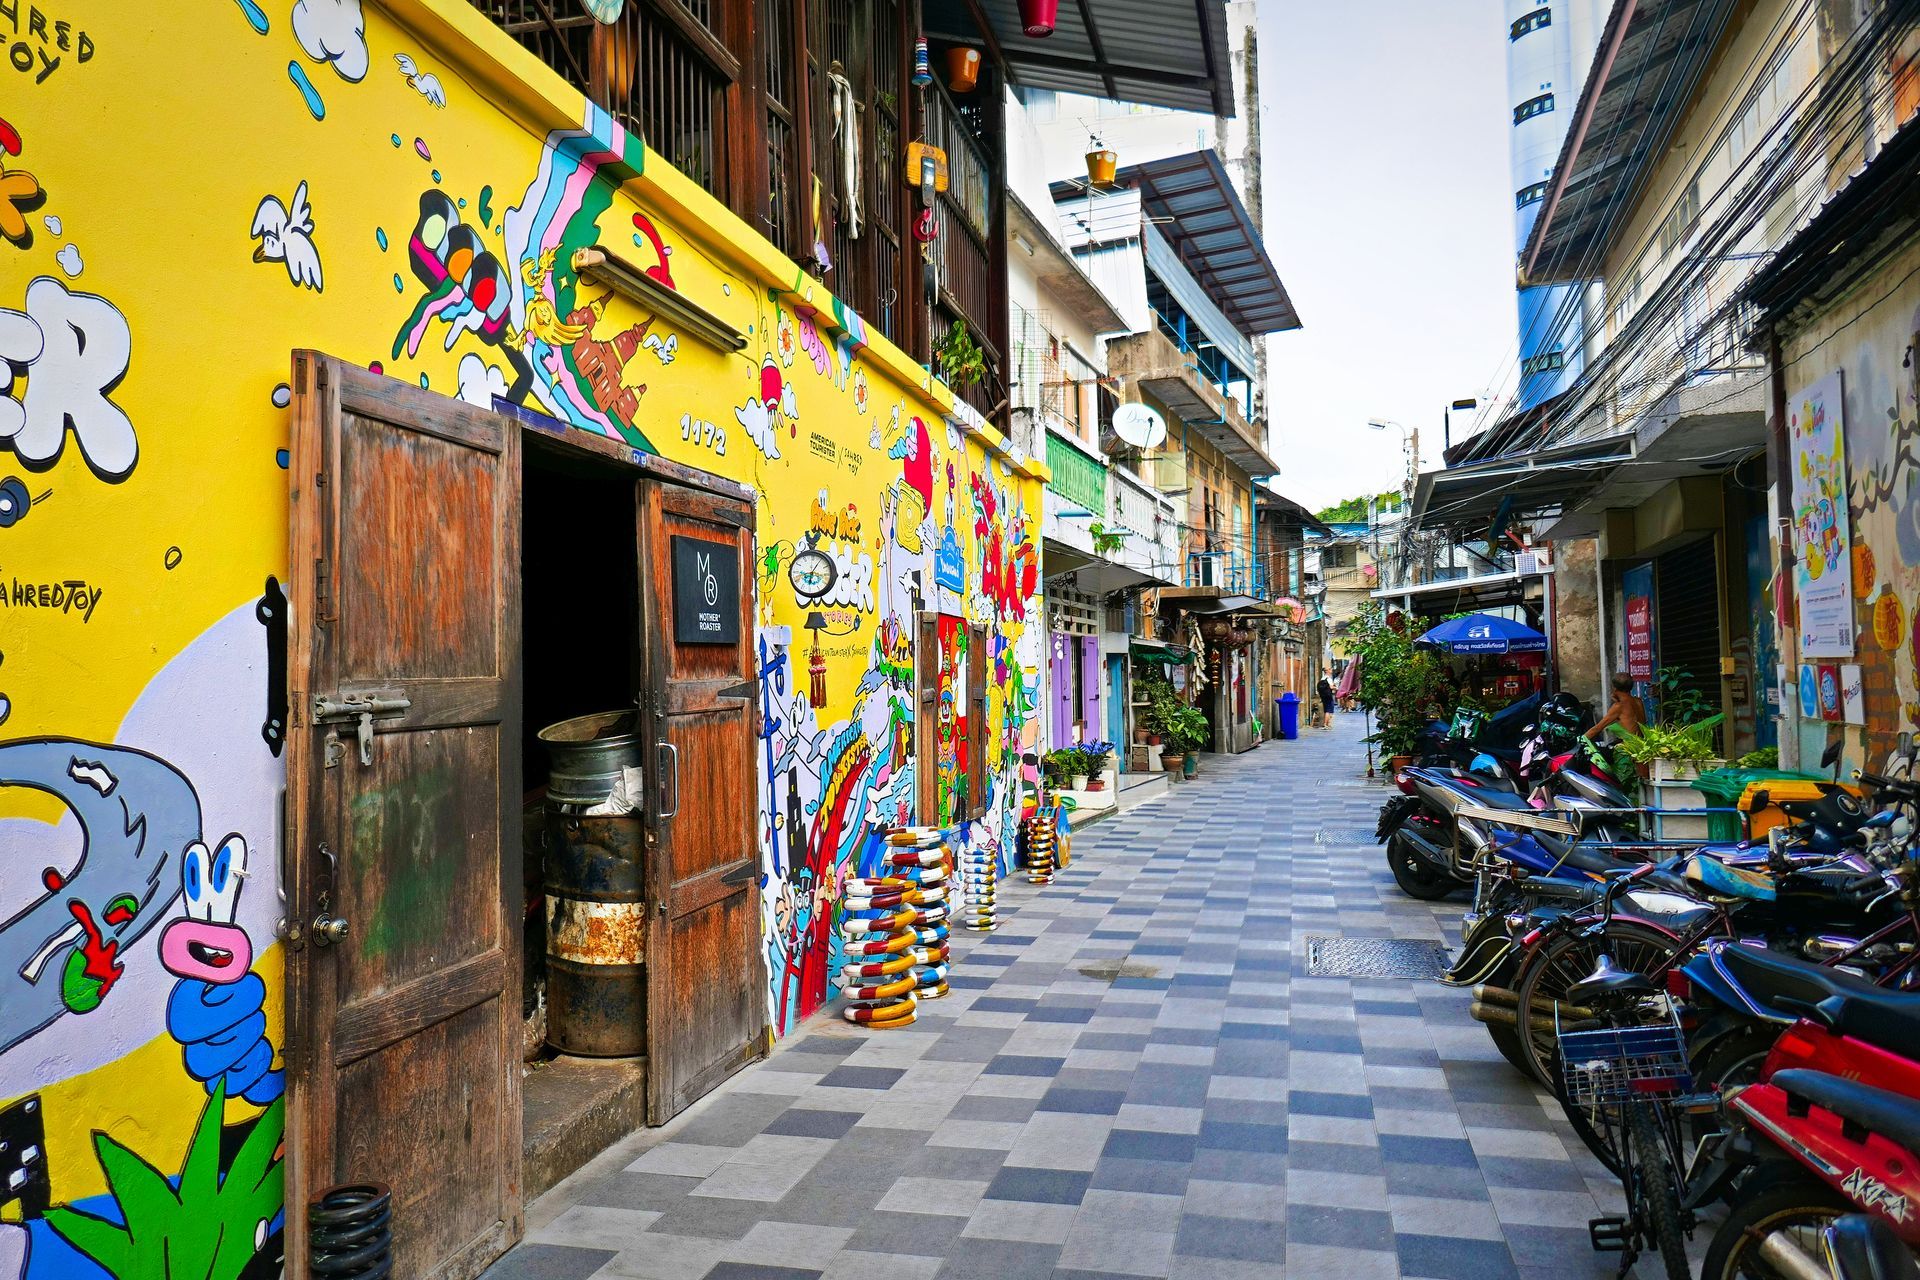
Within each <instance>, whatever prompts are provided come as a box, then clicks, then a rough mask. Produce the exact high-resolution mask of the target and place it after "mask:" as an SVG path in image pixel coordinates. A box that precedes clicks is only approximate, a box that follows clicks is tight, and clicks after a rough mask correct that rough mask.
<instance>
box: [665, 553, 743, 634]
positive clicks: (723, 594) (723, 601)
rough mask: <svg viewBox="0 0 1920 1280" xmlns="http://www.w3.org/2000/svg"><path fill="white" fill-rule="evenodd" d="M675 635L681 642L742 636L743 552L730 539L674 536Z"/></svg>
mask: <svg viewBox="0 0 1920 1280" xmlns="http://www.w3.org/2000/svg"><path fill="white" fill-rule="evenodd" d="M673 638H674V639H675V640H677V641H679V642H680V643H681V644H734V643H737V642H738V641H739V639H740V553H739V551H738V550H737V549H736V548H735V547H734V545H733V544H732V543H731V542H713V541H710V540H708V539H706V538H689V537H685V536H683V535H680V534H675V535H674V537H673Z"/></svg>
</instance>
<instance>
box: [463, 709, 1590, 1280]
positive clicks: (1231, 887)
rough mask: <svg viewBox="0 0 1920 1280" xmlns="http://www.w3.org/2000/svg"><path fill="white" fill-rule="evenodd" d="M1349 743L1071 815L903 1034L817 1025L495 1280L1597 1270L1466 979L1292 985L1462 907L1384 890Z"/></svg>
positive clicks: (1275, 756) (1227, 770)
mask: <svg viewBox="0 0 1920 1280" xmlns="http://www.w3.org/2000/svg"><path fill="white" fill-rule="evenodd" d="M1362 733H1363V729H1362V727H1361V717H1360V716H1359V715H1357V714H1349V715H1342V716H1339V717H1338V718H1337V721H1336V727H1335V728H1334V729H1333V730H1331V731H1326V732H1318V731H1308V732H1305V733H1303V735H1302V736H1301V738H1300V739H1299V740H1297V741H1283V742H1276V743H1272V744H1269V745H1268V746H1265V747H1262V748H1261V749H1259V750H1257V751H1254V752H1251V753H1249V754H1246V755H1243V756H1238V757H1226V758H1215V757H1209V758H1208V760H1207V761H1206V764H1205V774H1206V776H1205V777H1204V778H1203V780H1202V781H1201V782H1200V783H1199V784H1189V785H1185V786H1181V787H1177V788H1175V789H1174V791H1173V793H1172V794H1171V795H1170V796H1168V797H1166V798H1164V799H1162V800H1159V801H1157V802H1155V803H1152V804H1149V805H1147V806H1146V807H1144V808H1141V809H1137V810H1134V811H1132V812H1130V813H1127V814H1125V815H1123V816H1121V817H1118V818H1114V819H1109V820H1107V821H1105V822H1102V823H1099V824H1097V825H1095V826H1093V827H1091V828H1089V829H1088V830H1087V831H1086V832H1085V833H1083V834H1082V835H1080V836H1079V837H1078V838H1077V839H1076V841H1075V845H1074V860H1073V864H1072V866H1071V867H1070V868H1068V869H1067V870H1065V871H1064V872H1062V873H1061V874H1060V876H1059V877H1058V879H1057V880H1056V881H1055V882H1054V883H1053V884H1052V885H1049V886H1045V887H1037V886H1033V885H1030V884H1028V883H1027V882H1026V881H1025V880H1024V879H1023V878H1020V877H1015V878H1012V879H1010V880H1008V881H1007V882H1006V883H1005V885H1003V887H1002V890H1001V894H1002V902H1003V904H1005V906H1006V910H1005V911H1004V914H1003V917H1002V918H1003V924H1002V925H1001V928H1000V929H999V931H998V932H995V933H991V934H984V935H983V934H972V933H962V934H961V935H960V937H959V939H958V946H957V947H956V962H955V965H954V970H953V978H952V987H953V993H952V995H951V996H950V997H949V998H947V999H945V1000H942V1001H939V1002H936V1003H930V1004H927V1005H925V1006H923V1008H922V1010H921V1014H920V1018H919V1021H918V1022H917V1023H916V1024H915V1025H914V1026H912V1027H910V1028H907V1029H905V1030H901V1031H893V1032H871V1031H867V1030H863V1029H861V1028H858V1027H854V1026H851V1025H849V1024H847V1023H845V1022H843V1021H841V1020H840V1019H839V1018H838V1017H837V1015H836V1014H835V1012H833V1011H831V1010H830V1011H827V1012H823V1013H822V1014H821V1015H819V1016H817V1017H815V1018H814V1019H813V1020H812V1022H811V1023H810V1024H809V1025H808V1026H806V1027H803V1028H801V1029H799V1030H798V1031H797V1032H796V1033H795V1034H792V1035H789V1036H787V1037H786V1038H785V1039H784V1040H783V1041H782V1042H781V1043H780V1044H779V1046H778V1047H777V1048H776V1049H775V1051H774V1053H773V1055H772V1057H771V1058H769V1059H768V1060H767V1061H765V1062H763V1063H760V1064H759V1065H757V1066H754V1067H752V1068H749V1069H748V1070H746V1071H744V1072H742V1073H741V1074H740V1075H738V1076H736V1077H735V1078H734V1079H733V1080H732V1081H730V1082H729V1083H727V1084H726V1085H724V1086H722V1087H721V1088H720V1089H719V1090H717V1091H716V1092H715V1093H714V1094H713V1095H712V1096H710V1097H709V1098H707V1099H706V1100H705V1101H703V1102H702V1103H700V1104H699V1105H698V1106H696V1107H694V1108H693V1109H692V1110H690V1111H689V1112H688V1113H687V1114H686V1115H684V1116H683V1117H681V1118H680V1119H679V1120H677V1121H676V1122H674V1123H673V1124H671V1125H668V1126H667V1127H665V1128H663V1129H655V1130H646V1131H642V1132H640V1133H636V1134H635V1135H634V1136H633V1137H632V1138H630V1139H628V1140H627V1141H626V1142H625V1143H623V1144H621V1145H619V1146H617V1147H615V1148H613V1149H611V1150H610V1151H608V1152H606V1153H605V1154H604V1155H602V1156H601V1157H600V1158H599V1159H598V1160H596V1161H595V1162H594V1163H593V1164H591V1165H589V1166H588V1167H587V1168H585V1169H583V1170H582V1171H581V1172H580V1173H579V1174H577V1175H575V1176H574V1177H573V1178H571V1179H569V1180H568V1181H566V1182H564V1183H562V1184H561V1185H560V1186H559V1187H557V1188H556V1189H555V1190H554V1191H553V1192H552V1193H550V1194H549V1195H547V1196H546V1197H545V1198H543V1199H541V1200H539V1201H537V1202H535V1203H534V1204H533V1205H532V1206H531V1207H530V1209H529V1213H528V1236H527V1240H528V1242H527V1243H526V1244H523V1245H522V1246H520V1247H519V1248H518V1249H516V1250H515V1251H514V1252H513V1253H512V1254H510V1255H508V1256H507V1257H506V1258H505V1259H503V1260H502V1261H501V1262H500V1263H498V1264H496V1265H495V1267H494V1268H493V1269H492V1270H491V1271H490V1272H489V1273H488V1277H489V1280H532V1278H533V1277H541V1278H542V1280H584V1278H585V1277H589V1276H634V1277H650V1278H654V1280H695V1278H696V1277H708V1278H709V1280H722V1278H728V1277H731V1278H746V1277H753V1278H755V1280H801V1278H807V1280H811V1278H813V1277H825V1278H827V1280H855V1278H856V1277H873V1278H874V1280H881V1278H885V1280H914V1278H932V1277H939V1278H941V1280H958V1278H960V1277H974V1276H978V1277H994V1278H996V1280H1001V1278H1004V1280H1013V1278H1015V1277H1026V1276H1048V1275H1052V1276H1061V1277H1093V1276H1103V1275H1131V1276H1166V1277H1221V1278H1224V1277H1246V1278H1247V1280H1255V1278H1257V1277H1277V1276H1280V1275H1282V1274H1291V1275H1293V1276H1296V1277H1319V1276H1326V1277H1342V1278H1343V1280H1344V1278H1356V1280H1358V1278H1363V1277H1373V1276H1396V1275H1399V1276H1426V1277H1460V1278H1462V1280H1465V1278H1467V1277H1471V1278H1472V1280H1498V1278H1499V1277H1503V1276H1536V1275H1537V1276H1545V1275H1547V1274H1549V1269H1551V1273H1552V1274H1553V1275H1554V1276H1555V1277H1557V1278H1559V1280H1565V1278H1566V1277H1570V1276H1586V1275H1593V1276H1602V1275H1610V1274H1612V1269H1613V1265H1614V1259H1613V1257H1611V1256H1603V1255H1599V1254H1595V1253H1593V1252H1592V1251H1591V1250H1590V1249H1589V1247H1588V1243H1587V1234H1586V1222H1587V1220H1588V1219H1589V1218H1590V1217H1592V1216H1594V1215H1595V1214H1596V1213H1598V1212H1601V1207H1600V1206H1599V1205H1597V1204H1596V1200H1595V1195H1596V1194H1598V1195H1600V1196H1603V1197H1604V1196H1607V1195H1609V1194H1610V1192H1611V1190H1612V1188H1613V1187H1615V1186H1617V1184H1613V1183H1611V1182H1610V1180H1609V1179H1608V1178H1607V1177H1606V1175H1605V1174H1604V1172H1603V1171H1602V1170H1601V1169H1600V1168H1599V1166H1598V1165H1597V1164H1596V1163H1595V1162H1594V1161H1593V1160H1592V1159H1591V1157H1589V1156H1588V1155H1587V1154H1586V1153H1585V1151H1584V1149H1582V1148H1580V1146H1579V1143H1578V1140H1577V1139H1575V1138H1574V1137H1573V1136H1572V1134H1571V1132H1570V1131H1569V1130H1567V1129H1566V1128H1565V1126H1564V1124H1563V1123H1562V1122H1561V1121H1560V1119H1559V1115H1558V1111H1557V1108H1556V1107H1555V1105H1554V1104H1553V1102H1552V1100H1551V1099H1550V1098H1548V1097H1547V1096H1546V1095H1545V1094H1544V1093H1539V1092H1536V1091H1535V1090H1533V1089H1532V1088H1530V1087H1529V1086H1528V1085H1526V1084H1524V1083H1522V1082H1521V1080H1520V1078H1519V1077H1518V1076H1517V1075H1516V1074H1515V1073H1514V1072H1513V1070H1512V1069H1511V1068H1509V1067H1508V1066H1507V1065H1506V1064H1505V1063H1504V1062H1502V1061H1501V1060H1500V1058H1499V1056H1498V1054H1497V1053H1496V1052H1495V1050H1494V1048H1493V1046H1492V1044H1491V1042H1490V1041H1489V1040H1488V1038H1487V1035H1486V1033H1485V1031H1484V1030H1483V1029H1482V1028H1481V1027H1480V1026H1479V1025H1478V1024H1477V1023H1474V1022H1472V1021H1470V1020H1469V1019H1468V1017H1467V1012H1466V1003H1467V1000H1466V996H1465V994H1464V993H1460V992H1455V991H1451V990H1449V989H1447V988H1445V987H1442V986H1440V985H1439V984H1438V983H1435V982H1432V981H1409V980H1378V979H1372V980H1369V979H1358V978H1339V977H1315V976H1312V975H1311V974H1310V972H1309V962H1308V942H1309V940H1310V939H1313V938H1319V937H1329V938H1394V939H1407V940H1413V941H1425V942H1439V941H1442V940H1447V941H1449V942H1450V941H1451V939H1450V938H1449V936H1448V935H1449V930H1450V929H1451V928H1452V927H1453V923H1454V922H1455V921H1457V919H1458V916H1459V911H1460V904H1459V903H1458V902H1443V903H1439V904H1433V905H1431V906H1429V905H1427V904H1422V903H1417V902H1414V901H1413V900H1411V899H1409V898H1407V897H1405V896H1404V895H1402V894H1400V893H1399V892H1398V891H1397V890H1396V889H1395V888H1394V886H1393V883H1392V881H1391V879H1390V878H1389V876H1388V874H1387V871H1386V869H1385V867H1384V865H1383V862H1382V858H1381V854H1380V851H1379V847H1378V846H1377V845H1375V844H1374V843H1373V841H1372V826H1373V822H1374V818H1375V815H1376V811H1377V809H1378V806H1379V803H1380V800H1381V798H1382V795H1383V791H1382V789H1381V787H1380V786H1379V785H1378V784H1377V783H1372V782H1368V781H1366V780H1365V779H1364V772H1365V761H1364V755H1363V752H1364V747H1363V745H1362V743H1361V735H1362Z"/></svg>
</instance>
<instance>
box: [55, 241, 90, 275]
mask: <svg viewBox="0 0 1920 1280" xmlns="http://www.w3.org/2000/svg"><path fill="white" fill-rule="evenodd" d="M53 260H54V261H55V262H58V263H59V264H60V269H61V270H62V271H64V272H66V273H67V274H68V275H69V276H77V275H79V274H80V271H81V269H82V268H83V267H84V266H85V265H86V264H85V263H83V262H81V261H80V251H79V250H78V249H76V248H74V247H73V246H72V245H67V246H66V247H65V248H63V249H61V250H60V252H58V253H56V254H54V255H53Z"/></svg>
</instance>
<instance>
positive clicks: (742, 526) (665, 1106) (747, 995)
mask: <svg viewBox="0 0 1920 1280" xmlns="http://www.w3.org/2000/svg"><path fill="white" fill-rule="evenodd" d="M639 535H640V576H641V592H642V595H643V598H644V601H645V603H644V609H645V613H646V626H645V632H646V644H647V647H648V650H649V652H648V655H647V656H648V661H647V673H648V674H647V678H648V681H649V685H650V688H649V694H648V698H647V704H648V705H647V708H646V710H647V712H648V714H647V715H646V716H645V717H644V719H643V723H645V724H647V725H648V726H649V732H650V734H651V735H652V738H653V740H654V750H653V753H652V756H651V759H650V761H649V766H648V767H649V770H650V772H651V774H652V778H653V781H654V785H653V787H652V791H651V795H650V799H651V800H652V801H653V804H652V805H651V806H650V813H649V814H648V819H647V820H648V823H649V824H650V825H649V831H650V834H651V836H652V841H651V843H652V849H653V852H652V855H651V860H650V864H649V866H648V869H647V880H648V883H649V884H652V885H658V886H662V887H661V888H660V889H659V890H657V891H656V892H657V895H658V896H657V899H656V900H657V904H658V905H657V908H656V914H655V916H654V921H653V932H652V937H651V938H650V939H649V943H648V949H647V957H648V960H647V1056H648V1059H649V1067H648V1073H647V1113H648V1119H649V1121H650V1122H651V1123H653V1124H665V1123H666V1122H667V1121H668V1120H669V1119H671V1118H672V1117H673V1116H675V1115H677V1114H679V1113H680V1112H681V1111H683V1110H685V1109H686V1107H687V1106H688V1105H689V1104H690V1103H692V1102H693V1101H695V1100H696V1099H698V1098H700V1097H701V1096H703V1095H704V1094H706V1093H707V1092H708V1091H710V1090H711V1089H712V1088H713V1087H714V1086H715V1085H716V1084H718V1083H720V1081H722V1080H724V1079H726V1078H727V1077H728V1076H730V1075H732V1074H733V1073H734V1072H735V1071H738V1070H739V1069H740V1068H741V1067H742V1066H743V1065H745V1064H746V1063H747V1062H749V1061H751V1060H752V1059H754V1058H757V1057H759V1056H761V1055H762V1054H764V1053H765V1052H766V1047H767V1041H768V1024H767V995H766V984H765V982H764V977H765V973H766V966H765V962H764V961H763V960H762V958H761V943H760V906H759V897H758V893H759V886H758V880H759V876H758V870H759V860H760V859H759V843H758V841H757V840H756V839H755V835H754V821H755V813H756V804H755V795H756V794H757V792H758V787H757V785H756V782H755V779H756V777H757V774H756V770H755V765H754V757H753V748H754V741H755V707H756V706H757V700H756V697H755V691H756V689H757V687H758V686H757V684H756V683H755V680H754V662H753V578H752V575H751V572H750V569H751V566H752V562H753V508H752V507H751V506H750V505H749V504H748V503H747V502H745V501H744V500H741V499H738V498H731V497H725V496H722V495H720V494H717V493H710V492H706V491H704V490H701V489H696V488H691V487H688V486H684V485H678V484H672V483H668V482H665V481H662V480H655V479H647V480H642V481H641V482H640V530H639Z"/></svg>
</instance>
